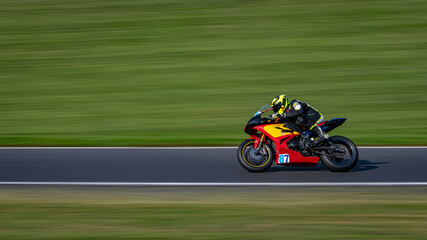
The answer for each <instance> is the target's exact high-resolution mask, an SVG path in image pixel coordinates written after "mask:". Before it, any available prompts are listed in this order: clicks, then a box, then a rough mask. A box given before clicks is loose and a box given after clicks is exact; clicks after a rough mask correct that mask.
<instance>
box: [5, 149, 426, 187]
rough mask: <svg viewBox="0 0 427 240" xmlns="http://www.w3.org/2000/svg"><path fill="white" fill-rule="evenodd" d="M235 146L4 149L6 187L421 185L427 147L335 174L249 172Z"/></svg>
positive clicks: (368, 157)
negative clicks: (241, 162) (238, 160)
mask: <svg viewBox="0 0 427 240" xmlns="http://www.w3.org/2000/svg"><path fill="white" fill-rule="evenodd" d="M236 150H237V149H236V148H0V184H1V185H33V184H34V185H142V186H144V185H146V186H156V185H158V186H163V185H165V186H173V185H176V186H210V185H222V186H223V185H225V186H226V185H230V186H233V185H236V186H240V185H242V186H244V185H248V186H251V185H254V186H257V185H261V186H262V185H267V186H268V185H285V186H287V185H289V186H293V185H295V186H298V185H301V186H316V185H320V186H329V185H331V186H342V185H354V186H364V185H385V186H387V185H392V186H394V185H411V186H413V185H422V186H427V174H426V172H427V148H426V147H420V148H359V154H360V157H359V165H358V167H357V168H356V169H354V170H353V171H351V172H345V173H334V172H330V171H328V170H327V169H326V168H325V167H324V166H322V164H320V163H319V164H318V165H317V166H316V167H314V168H304V167H284V166H277V165H274V164H273V166H272V167H271V168H270V170H269V171H267V172H264V173H249V172H247V171H246V170H244V169H243V168H242V167H241V166H240V165H239V164H238V162H237V159H236Z"/></svg>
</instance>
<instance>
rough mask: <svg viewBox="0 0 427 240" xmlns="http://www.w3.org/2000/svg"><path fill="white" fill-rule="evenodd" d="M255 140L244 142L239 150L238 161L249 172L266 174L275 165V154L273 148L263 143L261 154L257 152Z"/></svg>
mask: <svg viewBox="0 0 427 240" xmlns="http://www.w3.org/2000/svg"><path fill="white" fill-rule="evenodd" d="M254 146H255V140H253V139H247V140H245V141H243V142H242V143H241V144H240V146H239V148H238V150H237V159H238V161H239V163H240V165H242V167H244V168H245V169H246V170H248V171H249V172H264V171H265V170H267V169H269V168H270V166H271V164H273V156H274V155H273V154H272V151H271V148H270V147H269V146H268V145H267V144H266V143H263V144H262V147H261V149H260V153H257V152H256V151H255V148H254Z"/></svg>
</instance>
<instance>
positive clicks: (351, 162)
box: [320, 136, 359, 172]
mask: <svg viewBox="0 0 427 240" xmlns="http://www.w3.org/2000/svg"><path fill="white" fill-rule="evenodd" d="M328 141H330V142H332V143H333V144H335V145H337V146H338V147H339V148H340V149H343V150H344V152H343V153H338V152H333V151H325V152H324V154H325V155H321V156H320V160H321V161H322V163H323V165H325V167H326V168H327V169H329V170H330V171H332V172H346V171H350V170H351V169H353V168H354V167H355V166H356V165H357V162H358V160H359V153H358V151H357V147H356V145H355V144H354V143H353V142H352V141H351V140H350V139H348V138H346V137H342V136H333V137H330V138H329V140H328Z"/></svg>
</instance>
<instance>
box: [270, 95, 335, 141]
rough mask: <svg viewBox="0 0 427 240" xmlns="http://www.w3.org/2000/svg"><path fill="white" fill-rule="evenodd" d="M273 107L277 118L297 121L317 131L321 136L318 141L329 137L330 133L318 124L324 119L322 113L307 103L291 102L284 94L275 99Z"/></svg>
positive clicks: (292, 121)
mask: <svg viewBox="0 0 427 240" xmlns="http://www.w3.org/2000/svg"><path fill="white" fill-rule="evenodd" d="M271 107H272V108H273V111H274V112H275V113H274V115H273V116H274V117H275V118H282V119H286V120H287V121H289V122H291V123H296V124H298V125H301V126H303V127H305V128H306V129H309V130H310V131H313V132H315V133H316V134H317V136H318V138H319V139H318V141H317V142H321V141H323V140H325V139H328V138H329V136H328V134H327V133H324V132H323V131H322V129H321V128H320V127H319V126H317V124H318V123H320V122H322V121H323V116H322V114H321V113H320V112H319V111H317V110H316V109H315V108H313V107H312V106H310V105H308V104H307V103H305V102H301V101H299V100H292V101H291V102H290V103H289V100H288V98H287V97H286V95H284V94H283V95H279V96H277V97H275V98H274V99H273V101H272V102H271Z"/></svg>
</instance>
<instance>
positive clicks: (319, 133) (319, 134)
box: [313, 126, 329, 144]
mask: <svg viewBox="0 0 427 240" xmlns="http://www.w3.org/2000/svg"><path fill="white" fill-rule="evenodd" d="M313 132H315V133H316V135H317V137H318V139H317V141H316V142H315V144H318V143H320V142H322V141H323V140H326V139H328V138H329V135H328V134H327V133H325V132H323V131H322V129H321V128H320V127H319V126H315V127H314V128H313Z"/></svg>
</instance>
